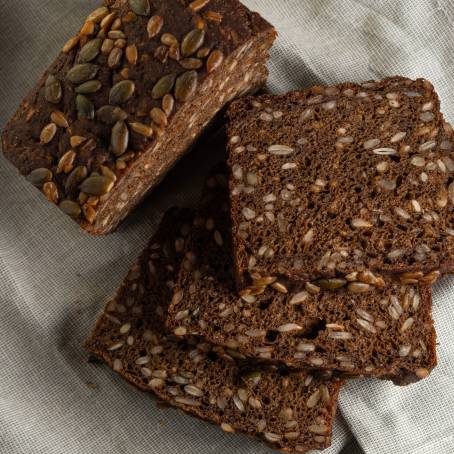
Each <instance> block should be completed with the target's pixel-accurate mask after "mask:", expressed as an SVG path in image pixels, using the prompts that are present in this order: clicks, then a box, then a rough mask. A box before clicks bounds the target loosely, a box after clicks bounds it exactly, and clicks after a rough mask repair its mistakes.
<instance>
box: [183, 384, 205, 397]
mask: <svg viewBox="0 0 454 454" xmlns="http://www.w3.org/2000/svg"><path fill="white" fill-rule="evenodd" d="M184 391H185V392H186V393H187V394H190V395H191V396H195V397H202V396H203V391H202V390H201V389H200V388H198V387H197V386H194V385H186V386H185V387H184Z"/></svg>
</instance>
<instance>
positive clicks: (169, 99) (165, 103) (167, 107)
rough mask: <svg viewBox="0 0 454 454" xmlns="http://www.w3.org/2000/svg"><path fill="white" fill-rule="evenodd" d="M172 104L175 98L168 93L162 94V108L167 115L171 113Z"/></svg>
mask: <svg viewBox="0 0 454 454" xmlns="http://www.w3.org/2000/svg"><path fill="white" fill-rule="evenodd" d="M174 105H175V98H174V97H173V96H172V95H170V94H167V95H164V97H163V98H162V110H163V111H164V113H165V114H166V115H167V116H168V117H169V116H170V114H171V113H172V111H173V107H174Z"/></svg>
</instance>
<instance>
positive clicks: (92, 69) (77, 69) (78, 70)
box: [66, 63, 99, 84]
mask: <svg viewBox="0 0 454 454" xmlns="http://www.w3.org/2000/svg"><path fill="white" fill-rule="evenodd" d="M98 70H99V66H98V65H93V64H92V63H81V64H79V65H75V66H73V67H72V68H71V69H70V70H69V71H68V74H66V79H67V80H68V81H69V82H72V83H73V84H82V83H84V82H86V81H87V80H90V79H93V78H94V77H96V74H98Z"/></svg>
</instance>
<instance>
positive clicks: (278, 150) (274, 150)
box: [268, 144, 295, 156]
mask: <svg viewBox="0 0 454 454" xmlns="http://www.w3.org/2000/svg"><path fill="white" fill-rule="evenodd" d="M268 151H269V152H270V154H272V155H275V156H286V155H289V154H292V153H293V152H294V151H295V150H294V149H293V148H292V147H289V146H287V145H279V144H276V145H270V146H269V147H268Z"/></svg>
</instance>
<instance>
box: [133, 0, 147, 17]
mask: <svg viewBox="0 0 454 454" xmlns="http://www.w3.org/2000/svg"><path fill="white" fill-rule="evenodd" d="M129 6H130V7H131V9H132V10H133V11H134V12H135V13H136V14H138V15H139V16H148V15H149V14H150V3H149V2H148V0H129Z"/></svg>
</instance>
